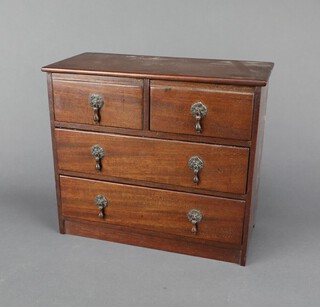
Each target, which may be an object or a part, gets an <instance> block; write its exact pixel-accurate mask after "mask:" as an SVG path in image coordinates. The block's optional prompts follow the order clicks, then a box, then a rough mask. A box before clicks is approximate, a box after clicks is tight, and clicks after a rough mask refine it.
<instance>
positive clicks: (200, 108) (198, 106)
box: [191, 101, 208, 133]
mask: <svg viewBox="0 0 320 307" xmlns="http://www.w3.org/2000/svg"><path fill="white" fill-rule="evenodd" d="M191 113H192V115H193V117H194V118H195V119H196V125H195V130H196V132H197V133H201V131H202V127H201V123H200V121H201V119H202V118H203V117H205V116H206V115H207V113H208V108H207V106H206V105H204V104H203V103H202V102H201V101H198V102H196V103H194V104H193V105H192V106H191Z"/></svg>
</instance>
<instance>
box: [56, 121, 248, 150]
mask: <svg viewBox="0 0 320 307" xmlns="http://www.w3.org/2000/svg"><path fill="white" fill-rule="evenodd" d="M55 127H56V128H66V129H77V130H83V131H93V132H106V133H112V134H125V135H132V136H141V137H150V138H155V139H164V140H180V141H188V142H196V143H208V144H219V145H227V146H238V147H250V146H251V141H243V140H234V139H222V138H213V137H206V136H202V135H186V134H179V133H167V132H160V131H150V130H134V129H125V128H115V127H104V126H98V125H95V126H94V125H83V124H76V123H65V122H59V121H56V122H55Z"/></svg>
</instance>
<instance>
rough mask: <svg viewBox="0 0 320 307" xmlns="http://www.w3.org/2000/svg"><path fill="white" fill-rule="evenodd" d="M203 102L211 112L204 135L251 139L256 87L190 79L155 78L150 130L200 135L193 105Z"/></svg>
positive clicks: (203, 128) (204, 120)
mask: <svg viewBox="0 0 320 307" xmlns="http://www.w3.org/2000/svg"><path fill="white" fill-rule="evenodd" d="M196 102H202V103H203V104H204V105H205V106H206V107H207V109H208V113H207V115H206V116H204V117H203V118H202V119H201V121H200V122H201V126H202V131H201V133H200V135H202V136H211V137H220V138H229V139H239V140H250V139H251V125H252V110H253V88H250V87H240V86H225V85H215V84H201V83H190V82H172V81H171V82H169V81H151V83H150V111H151V112H150V113H151V115H150V129H151V130H153V131H162V132H171V133H182V134H191V135H198V133H197V132H196V130H195V124H196V119H195V118H194V116H193V115H192V113H191V106H192V105H193V104H194V103H196Z"/></svg>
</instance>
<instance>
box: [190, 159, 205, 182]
mask: <svg viewBox="0 0 320 307" xmlns="http://www.w3.org/2000/svg"><path fill="white" fill-rule="evenodd" d="M188 164H189V168H190V169H191V170H192V171H193V175H194V176H193V179H192V181H193V183H195V184H198V183H199V172H200V170H201V169H202V168H203V161H202V160H201V159H200V158H199V157H198V156H194V157H191V158H190V159H189V163H188Z"/></svg>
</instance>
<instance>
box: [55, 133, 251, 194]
mask: <svg viewBox="0 0 320 307" xmlns="http://www.w3.org/2000/svg"><path fill="white" fill-rule="evenodd" d="M55 137H56V142H57V156H58V167H59V169H60V170H67V171H74V172H84V173H89V174H97V171H96V169H95V160H94V158H93V157H92V155H91V153H90V149H91V147H92V146H93V145H96V144H98V145H99V146H101V147H102V148H103V149H104V151H105V156H104V157H103V158H102V160H101V164H102V170H101V172H99V173H98V174H99V175H105V176H113V177H120V178H129V179H136V180H143V181H149V182H157V183H164V184H170V185H174V186H176V187H177V188H178V187H179V186H183V187H194V188H199V189H208V190H213V191H221V192H229V193H238V194H245V192H246V182H247V167H248V158H249V149H247V148H241V147H228V146H218V145H209V144H196V143H189V142H179V141H164V140H156V139H149V138H139V137H127V136H121V135H115V134H114V135H112V134H102V133H92V132H80V131H69V130H64V129H56V131H55ZM192 156H199V157H200V158H201V159H202V160H203V162H204V167H203V169H202V170H201V171H200V173H199V178H200V182H199V184H198V185H195V184H194V183H193V181H192V179H193V176H194V174H193V171H192V170H191V169H190V168H189V166H188V161H189V159H190V158H191V157H192Z"/></svg>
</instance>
